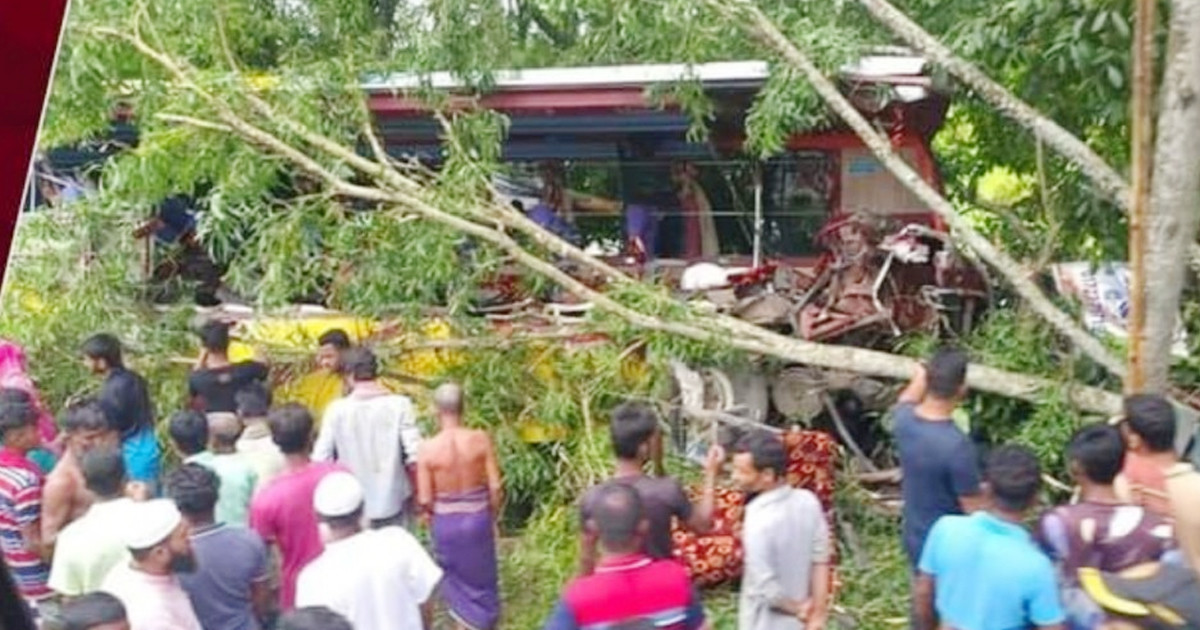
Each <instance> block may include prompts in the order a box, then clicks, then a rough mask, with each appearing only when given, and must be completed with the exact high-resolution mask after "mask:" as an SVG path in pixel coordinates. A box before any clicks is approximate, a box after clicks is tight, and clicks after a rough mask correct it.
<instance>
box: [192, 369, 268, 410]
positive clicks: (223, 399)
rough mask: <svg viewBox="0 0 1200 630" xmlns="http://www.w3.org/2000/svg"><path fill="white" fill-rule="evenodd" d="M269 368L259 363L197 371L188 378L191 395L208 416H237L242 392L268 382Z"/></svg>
mask: <svg viewBox="0 0 1200 630" xmlns="http://www.w3.org/2000/svg"><path fill="white" fill-rule="evenodd" d="M268 376H269V373H268V371H267V366H266V365H264V364H262V363H259V362H257V361H241V362H238V363H232V364H229V365H225V366H222V367H218V368H205V369H202V370H196V371H195V372H192V373H191V375H190V376H188V391H189V393H190V394H191V395H192V396H193V397H194V398H197V399H199V400H200V401H201V402H202V403H203V404H202V406H201V407H202V408H201V409H200V410H201V411H204V412H206V413H234V412H236V411H237V400H236V399H235V396H236V395H237V393H238V390H240V389H242V388H243V387H245V386H246V385H249V384H250V383H253V382H255V381H259V382H265V381H266V380H267V377H268Z"/></svg>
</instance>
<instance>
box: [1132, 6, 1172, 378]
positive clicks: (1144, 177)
mask: <svg viewBox="0 0 1200 630" xmlns="http://www.w3.org/2000/svg"><path fill="white" fill-rule="evenodd" d="M1156 1H1157V0H1137V3H1136V6H1135V8H1134V17H1133V73H1132V74H1133V108H1132V110H1133V111H1132V115H1131V120H1130V125H1129V128H1130V134H1129V135H1130V141H1131V142H1130V143H1131V144H1132V145H1133V146H1132V147H1131V149H1132V151H1131V155H1132V156H1133V160H1132V162H1133V165H1132V166H1133V169H1132V170H1133V204H1132V205H1131V206H1130V208H1129V318H1128V322H1129V323H1128V325H1127V329H1128V331H1129V349H1128V352H1127V356H1126V360H1127V362H1128V365H1129V374H1128V375H1126V377H1125V392H1126V393H1128V394H1135V393H1138V392H1140V391H1142V388H1143V387H1145V384H1146V367H1147V365H1146V364H1147V361H1150V362H1154V361H1158V360H1160V358H1159V357H1155V356H1153V355H1147V354H1146V353H1145V348H1144V345H1145V344H1144V342H1145V339H1146V251H1145V250H1146V236H1145V228H1146V213H1147V212H1148V210H1149V206H1150V181H1151V175H1152V169H1153V168H1154V163H1153V162H1152V159H1153V157H1154V155H1153V153H1154V125H1153V123H1152V122H1151V121H1152V120H1153V116H1154V114H1153V102H1154V3H1155V2H1156ZM1161 360H1165V361H1167V362H1168V363H1169V362H1170V357H1169V356H1164V357H1162V359H1161Z"/></svg>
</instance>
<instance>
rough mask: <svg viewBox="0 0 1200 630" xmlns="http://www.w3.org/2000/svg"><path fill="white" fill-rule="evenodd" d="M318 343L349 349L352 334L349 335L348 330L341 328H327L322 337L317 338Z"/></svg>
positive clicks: (319, 344)
mask: <svg viewBox="0 0 1200 630" xmlns="http://www.w3.org/2000/svg"><path fill="white" fill-rule="evenodd" d="M317 345H318V346H333V347H334V348H337V349H338V350H349V349H350V335H347V334H346V331H344V330H342V329H341V328H334V329H332V330H327V331H325V332H324V333H323V334H322V335H321V336H320V337H318V338H317Z"/></svg>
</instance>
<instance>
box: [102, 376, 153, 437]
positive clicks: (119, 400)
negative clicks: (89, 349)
mask: <svg viewBox="0 0 1200 630" xmlns="http://www.w3.org/2000/svg"><path fill="white" fill-rule="evenodd" d="M99 401H100V407H101V408H103V409H104V413H105V415H107V416H108V421H109V422H111V423H113V427H114V428H115V429H116V430H117V431H119V432H120V433H121V436H122V437H123V438H124V437H129V436H130V435H131V434H133V433H135V432H137V431H139V430H141V429H144V428H147V427H151V426H153V425H154V407H153V406H151V404H150V392H149V388H147V387H146V379H144V378H142V375H141V374H138V373H137V372H134V371H132V370H128V369H126V368H123V367H121V368H113V369H112V370H111V371H109V373H108V376H107V377H106V378H105V379H104V385H103V386H102V387H101V388H100V398H99Z"/></svg>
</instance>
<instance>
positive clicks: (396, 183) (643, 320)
mask: <svg viewBox="0 0 1200 630" xmlns="http://www.w3.org/2000/svg"><path fill="white" fill-rule="evenodd" d="M89 33H90V34H91V35H93V36H99V37H102V38H105V39H109V40H119V41H123V42H125V43H127V44H129V45H131V46H133V47H135V48H136V49H137V50H138V51H139V52H140V53H141V54H143V55H144V56H145V57H146V58H148V59H150V60H152V61H154V62H155V63H156V64H158V65H159V66H161V67H162V68H164V69H165V70H167V71H168V72H169V73H170V74H171V75H172V77H173V80H174V82H175V83H176V84H177V85H179V86H180V87H181V88H182V89H184V90H186V91H188V92H190V93H191V94H192V95H194V96H196V97H198V98H199V99H200V100H201V101H202V102H204V104H205V105H206V107H207V108H208V109H210V110H211V111H212V112H213V114H214V115H215V119H205V118H200V117H196V116H194V115H185V114H178V113H170V112H159V113H158V114H157V115H158V117H159V118H161V119H162V120H164V121H168V122H171V123H173V124H182V125H189V126H192V127H196V128H200V129H204V130H207V131H209V132H212V133H218V134H225V135H232V136H236V137H238V138H240V139H242V140H243V141H245V142H248V143H251V144H253V145H255V146H257V147H260V148H261V149H263V150H265V151H266V152H268V153H270V154H272V155H274V156H277V157H280V158H283V159H286V160H288V161H289V162H291V163H292V164H294V165H295V166H296V167H298V168H299V169H301V170H302V171H303V172H304V173H306V174H308V175H310V176H311V177H314V178H316V179H317V180H319V181H320V182H322V183H324V184H325V185H326V186H327V187H328V189H329V190H330V191H331V192H332V193H334V194H337V195H341V196H344V197H348V198H354V199H361V200H364V201H368V202H372V203H376V204H383V205H384V206H386V208H387V209H386V210H385V211H388V212H393V213H395V214H396V215H397V219H398V220H406V218H407V217H410V216H411V215H417V216H420V217H421V218H423V219H426V220H429V221H432V222H436V223H439V224H442V225H444V226H447V227H450V228H452V229H454V230H457V231H459V232H461V233H463V234H466V235H470V236H472V237H475V238H477V239H480V240H482V241H485V242H488V243H490V244H492V245H494V246H496V247H497V248H499V249H500V250H501V251H503V252H504V253H506V254H507V255H509V256H511V257H512V258H513V259H514V260H516V261H517V262H519V263H520V264H521V265H523V266H525V267H526V268H528V269H530V270H532V271H534V272H536V273H538V274H540V275H542V276H544V277H546V278H548V279H550V280H552V281H554V282H555V283H557V284H559V285H560V286H562V287H563V288H565V289H566V290H568V291H570V292H571V293H573V294H575V295H577V296H578V297H580V298H581V299H584V300H588V301H590V302H592V303H594V304H595V305H596V306H597V308H599V309H601V310H602V311H604V312H606V313H609V314H612V315H615V316H617V317H619V318H621V319H623V320H625V321H626V322H628V323H630V324H633V325H634V326H637V327H640V328H643V329H646V330H651V331H658V332H663V333H668V334H672V335H678V336H681V337H685V338H689V339H694V340H697V341H702V342H713V341H714V340H719V341H720V342H721V343H724V344H726V345H728V346H730V347H732V348H736V349H738V350H741V351H744V352H747V353H752V354H758V355H764V356H772V357H776V358H779V359H783V360H785V361H793V362H798V363H804V364H808V365H813V366H818V367H824V368H830V369H838V370H845V371H852V372H857V373H862V374H868V375H874V376H882V377H889V378H899V379H903V378H907V377H908V376H909V375H911V374H912V372H913V370H914V368H915V362H914V361H913V360H912V359H909V358H906V357H901V356H898V355H892V354H889V353H885V352H878V351H873V350H867V349H862V348H854V347H848V346H832V345H826V344H819V343H814V342H809V341H804V340H799V339H794V338H790V337H784V336H782V335H778V334H775V333H772V332H770V331H767V330H763V329H761V328H758V327H757V326H753V325H751V324H748V323H746V322H743V321H741V320H737V319H735V318H732V317H728V316H725V315H719V314H711V313H700V312H696V311H693V310H691V309H688V308H687V307H685V306H684V305H682V304H680V303H678V302H674V301H673V300H671V299H670V298H669V297H667V296H665V295H663V294H661V293H658V292H657V291H653V290H652V291H651V292H650V294H651V295H653V296H654V300H655V301H656V302H657V304H658V305H659V306H660V307H664V308H668V307H672V306H673V307H675V309H674V310H675V311H676V312H675V313H674V314H673V315H662V314H659V313H656V312H655V310H657V309H651V310H649V311H646V310H639V309H635V308H632V307H630V306H628V305H626V304H623V303H621V302H619V301H618V300H616V299H614V298H612V297H611V296H609V295H607V294H605V293H602V292H600V291H597V290H595V289H592V288H591V287H589V286H587V285H586V284H584V283H583V282H581V281H579V280H578V279H576V278H574V277H572V276H571V275H568V274H567V273H565V272H563V271H562V270H561V269H559V268H558V267H556V266H555V265H553V264H551V263H550V262H548V261H547V260H546V259H545V258H543V257H542V256H539V255H537V254H535V253H533V252H531V251H530V250H529V249H527V248H526V247H524V246H522V245H521V244H520V243H518V242H517V241H516V239H514V238H513V237H512V236H511V235H510V234H508V232H507V231H506V230H505V229H504V228H515V229H517V230H520V231H522V232H524V233H526V234H529V235H531V236H533V237H534V239H535V240H536V242H537V244H538V245H541V246H543V247H545V248H546V249H547V250H548V251H549V252H550V253H552V254H558V255H562V256H565V257H568V258H571V259H572V260H577V261H580V262H584V263H585V264H587V265H589V266H590V267H591V268H593V269H597V270H600V271H602V272H603V273H604V275H605V276H606V277H607V279H608V281H609V282H610V283H614V284H618V285H620V284H630V285H635V284H636V281H634V280H633V279H631V278H629V277H628V276H625V275H624V274H621V273H620V272H618V271H616V270H615V269H612V268H611V267H608V266H606V265H604V264H603V263H601V262H600V261H597V260H595V259H593V258H591V257H590V256H587V255H586V254H584V253H583V252H582V251H581V250H579V249H578V248H574V247H572V246H571V245H570V244H568V243H566V242H565V241H562V240H561V239H558V238H557V237H555V236H553V235H551V234H549V233H547V232H545V231H544V230H541V229H540V228H539V227H537V226H536V225H535V224H533V223H532V222H531V221H529V220H528V219H527V218H525V217H524V216H523V215H520V214H519V213H516V212H515V211H513V210H512V209H511V208H510V207H508V206H504V205H502V204H498V203H494V202H493V203H482V202H481V203H477V204H475V205H472V206H470V207H466V208H463V207H456V208H454V209H453V210H451V209H449V208H445V207H442V206H440V205H439V200H438V198H437V196H436V195H434V194H432V193H431V190H430V188H429V186H428V185H427V182H423V181H422V178H421V173H420V170H419V169H402V168H398V167H397V165H396V164H395V163H393V162H392V161H391V160H388V159H386V156H384V155H383V154H382V152H381V151H380V145H379V143H378V142H377V141H373V142H372V143H371V144H372V145H373V146H374V148H375V152H376V159H374V160H372V159H368V158H365V157H362V156H360V155H358V154H357V153H355V152H354V151H353V150H352V149H350V148H348V147H345V146H343V145H341V144H339V143H338V142H336V141H335V140H333V139H332V138H328V137H326V136H323V135H322V134H320V133H318V132H316V131H314V130H312V129H308V128H306V127H305V126H304V125H302V124H301V123H299V122H297V121H295V120H292V119H289V117H287V116H286V115H284V114H281V113H279V112H277V111H275V110H273V109H272V108H271V107H270V105H269V104H267V103H266V102H265V101H263V100H262V99H260V98H259V97H257V96H255V95H254V94H253V93H250V92H247V93H245V94H244V95H243V96H244V100H243V102H242V103H240V104H239V103H234V102H231V101H230V100H225V99H222V98H220V97H218V96H217V95H216V94H214V93H213V92H211V91H209V90H206V89H205V88H204V87H203V86H202V85H201V83H200V82H199V81H197V80H196V78H195V77H194V76H193V72H192V71H190V70H189V69H188V68H187V66H186V64H184V63H182V62H180V61H179V60H177V59H174V58H172V57H171V56H170V55H168V54H166V53H164V52H163V51H161V50H159V49H156V48H155V47H153V46H151V45H149V44H148V43H147V42H146V41H145V40H144V39H142V38H141V37H140V35H139V34H138V33H139V29H137V28H134V29H132V31H119V30H116V29H107V28H94V29H91V30H90V31H89ZM239 105H240V106H241V109H242V110H243V111H238V106H239ZM270 129H286V130H287V132H288V133H291V134H294V135H295V138H296V141H295V142H291V141H289V140H288V139H287V138H286V137H285V136H284V135H283V134H282V133H277V132H272V131H271V130H270ZM305 145H307V147H308V149H310V150H314V151H315V152H316V154H314V155H310V154H309V153H307V152H306V151H305V150H304V149H303V148H302V147H303V146H305ZM889 150H890V149H889ZM318 157H319V158H320V159H318ZM327 160H333V161H336V162H337V163H339V164H342V165H344V166H347V167H349V168H352V169H354V170H356V171H358V172H359V173H361V174H363V175H367V176H370V177H371V178H373V179H374V181H375V183H376V185H375V186H373V187H372V186H365V185H361V184H357V183H352V182H351V181H349V180H348V179H347V178H345V177H343V176H341V175H339V174H337V173H335V172H334V171H333V170H332V169H330V168H328V167H327V166H325V165H323V163H322V162H323V161H327ZM914 177H915V175H914ZM934 195H936V193H934ZM989 247H990V245H989ZM992 251H995V250H994V248H993V250H992ZM1025 282H1027V283H1028V282H1029V281H1028V280H1025ZM1051 308H1053V307H1052V305H1051ZM1055 310H1056V311H1057V309H1055ZM1060 314H1061V312H1060ZM1063 317H1065V314H1064V315H1063ZM1093 341H1094V340H1093ZM968 380H969V383H970V385H971V386H972V387H973V388H975V389H978V390H980V391H986V392H991V393H995V394H999V395H1002V396H1008V397H1013V398H1020V399H1025V400H1031V401H1036V400H1038V399H1040V397H1041V396H1043V395H1044V394H1045V393H1046V392H1047V391H1049V390H1059V391H1063V392H1064V394H1065V395H1066V396H1067V397H1068V398H1069V399H1070V400H1071V401H1072V402H1073V404H1075V405H1077V406H1078V407H1079V408H1080V409H1083V410H1086V411H1091V412H1094V413H1101V414H1111V413H1114V412H1115V411H1116V410H1117V409H1118V408H1119V402H1120V399H1119V397H1118V396H1117V395H1116V394H1113V393H1111V392H1107V391H1105V390H1101V389H1098V388H1093V387H1086V386H1076V385H1073V384H1064V383H1059V382H1053V381H1049V380H1046V379H1042V378H1038V377H1033V376H1029V375H1022V374H1016V373H1011V372H1006V371H1004V370H999V369H995V368H991V367H988V366H985V365H973V366H972V368H971V370H970V372H969V376H968Z"/></svg>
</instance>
